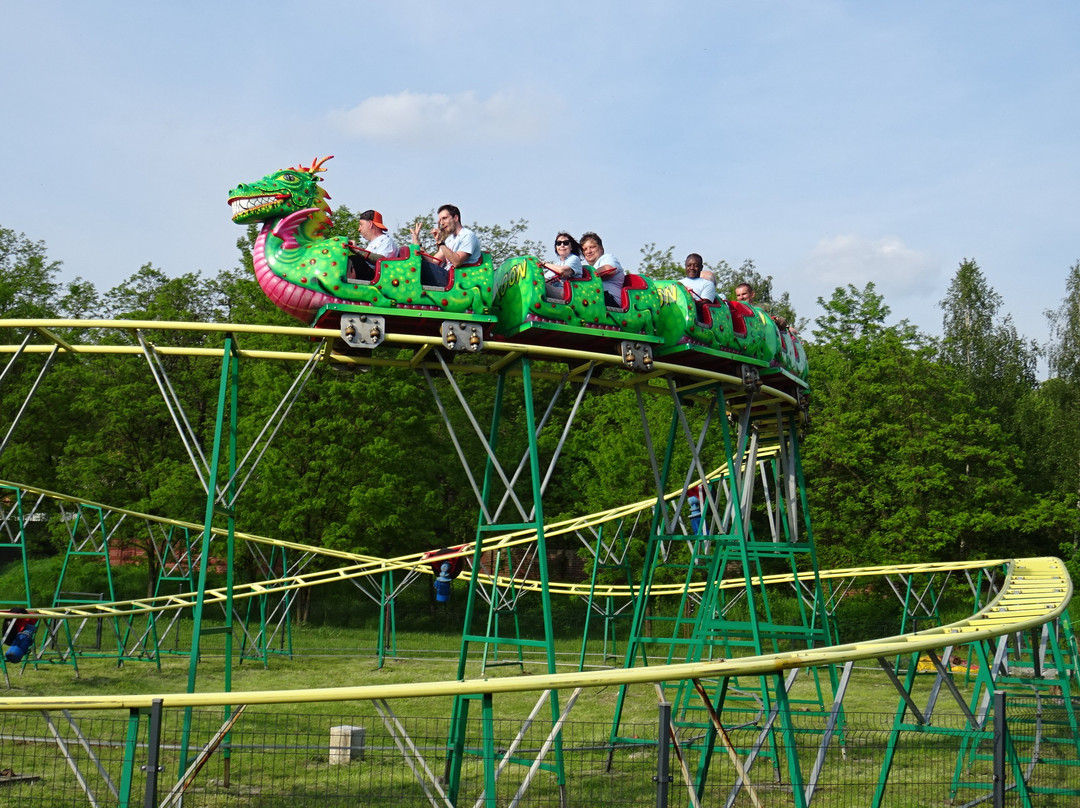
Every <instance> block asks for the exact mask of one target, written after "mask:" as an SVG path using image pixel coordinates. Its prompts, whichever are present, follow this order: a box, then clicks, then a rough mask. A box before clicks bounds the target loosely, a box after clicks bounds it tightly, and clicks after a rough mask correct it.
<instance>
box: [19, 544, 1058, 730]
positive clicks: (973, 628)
mask: <svg viewBox="0 0 1080 808" xmlns="http://www.w3.org/2000/svg"><path fill="white" fill-rule="evenodd" d="M988 563H993V562H979V563H978V564H976V563H975V562H971V563H968V564H932V565H897V566H891V567H877V568H865V569H861V570H859V574H863V575H875V574H876V575H886V574H889V573H896V574H899V573H901V572H904V571H908V572H922V571H947V570H954V571H955V570H963V569H971V568H973V567H974V566H979V565H982V566H985V565H986V564H988ZM1005 563H1006V564H1007V565H1008V575H1007V578H1006V581H1005V584H1004V586H1003V588H1002V590H1001V592H1000V593H999V594H998V595H997V597H995V598H994V599H993V600H992V601H990V602H989V603H988V604H987V605H986V606H985V607H984V608H983V609H981V610H979V611H978V612H977V613H976V614H973V615H972V616H971V617H968V618H966V619H964V620H959V621H957V622H954V623H949V624H948V625H944V626H939V627H936V628H931V629H927V630H924V631H919V632H916V633H912V634H903V635H898V636H894V637H885V638H881V639H876V640H869V641H866V642H856V643H848V644H845V645H836V646H832V647H828V648H815V649H809V650H802V651H790V652H784V653H778V654H767V655H763V656H755V657H741V658H738V659H728V660H722V661H711V662H705V663H696V664H676V665H660V666H649V667H647V668H630V669H613V670H601V671H588V672H575V673H556V674H549V675H539V676H537V675H530V676H508V677H500V678H485V679H476V680H470V679H466V680H464V681H457V680H455V681H444V682H423V683H418V684H396V685H364V686H357V687H334V688H319V689H309V690H303V689H299V690H290V691H287V694H286V693H283V692H282V691H243V692H231V693H173V694H168V695H135V696H50V697H36V696H35V697H14V698H5V699H3V700H0V710H35V709H80V710H88V709H118V708H124V709H130V708H142V707H149V706H151V704H152V702H153V700H154V699H157V698H160V699H162V700H163V701H164V703H165V704H166V705H167V706H171V707H195V706H204V707H205V706H224V705H230V704H237V703H242V704H274V703H280V702H281V701H283V700H288V701H290V702H315V701H344V700H352V699H379V698H381V699H394V698H411V697H416V696H425V697H429V696H453V695H471V694H480V693H515V692H523V691H537V690H546V689H551V690H565V689H574V688H579V687H602V686H605V685H624V684H637V683H649V682H657V681H665V680H666V681H674V680H679V679H700V678H712V677H730V676H751V675H765V674H775V673H777V672H780V671H786V670H791V669H794V668H811V667H820V666H824V665H837V664H843V663H846V662H857V661H860V660H867V659H879V658H882V657H889V656H893V655H896V654H910V653H915V652H920V651H928V650H935V649H939V648H944V647H947V646H951V645H961V644H964V643H971V642H975V641H977V640H986V639H991V638H994V637H1000V636H1003V635H1007V634H1013V633H1016V632H1020V631H1025V630H1028V629H1032V628H1037V627H1039V626H1041V625H1043V624H1044V623H1047V622H1049V621H1051V620H1053V619H1054V618H1056V617H1058V616H1060V615H1061V614H1062V613H1063V612H1064V611H1065V609H1066V607H1067V606H1068V604H1069V599H1070V598H1071V597H1072V581H1071V580H1070V578H1069V575H1068V573H1067V572H1066V571H1065V568H1064V565H1063V564H1062V563H1061V561H1060V560H1059V559H1056V558H1049V557H1043V558H1020V559H1012V560H1010V561H1007V562H1005ZM822 575H823V576H835V577H840V576H844V575H850V571H845V570H833V571H831V572H823V573H822Z"/></svg>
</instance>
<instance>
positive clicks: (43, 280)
mask: <svg viewBox="0 0 1080 808" xmlns="http://www.w3.org/2000/svg"><path fill="white" fill-rule="evenodd" d="M59 271H60V262H59V261H50V260H48V257H47V256H46V253H45V244H44V242H41V241H30V239H28V238H27V237H26V235H25V234H23V233H19V234H17V235H16V233H15V231H13V230H8V229H7V228H3V227H0V317H5V318H12V317H55V316H56V313H57V309H56V295H57V292H58V289H59V287H58V285H57V282H56V275H57V273H58V272H59Z"/></svg>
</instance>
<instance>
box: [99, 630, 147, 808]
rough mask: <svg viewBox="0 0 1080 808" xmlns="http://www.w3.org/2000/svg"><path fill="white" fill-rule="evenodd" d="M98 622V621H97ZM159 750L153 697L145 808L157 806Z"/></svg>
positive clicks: (145, 767)
mask: <svg viewBox="0 0 1080 808" xmlns="http://www.w3.org/2000/svg"><path fill="white" fill-rule="evenodd" d="M99 622H100V621H99ZM160 750H161V699H154V700H153V701H152V702H151V703H150V728H149V729H148V730H147V735H146V766H144V767H143V768H144V770H145V771H146V798H145V799H144V800H143V805H145V806H146V808H157V804H158V801H157V781H158V772H160V771H161V767H160V766H159V765H158V752H160Z"/></svg>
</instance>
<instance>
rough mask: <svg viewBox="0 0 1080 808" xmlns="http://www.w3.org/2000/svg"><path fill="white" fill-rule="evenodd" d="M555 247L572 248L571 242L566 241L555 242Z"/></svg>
mask: <svg viewBox="0 0 1080 808" xmlns="http://www.w3.org/2000/svg"><path fill="white" fill-rule="evenodd" d="M555 246H556V247H569V246H570V242H569V241H566V240H561V241H556V242H555Z"/></svg>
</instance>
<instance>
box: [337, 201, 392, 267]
mask: <svg viewBox="0 0 1080 808" xmlns="http://www.w3.org/2000/svg"><path fill="white" fill-rule="evenodd" d="M356 229H357V231H359V233H360V235H361V236H363V238H364V240H365V241H366V242H367V246H366V247H364V248H362V249H361V248H357V247H356V245H355V244H353V243H352V242H349V247H350V248H352V249H351V251H350V253H349V272H348V279H349V280H352V281H373V280H375V262H376V261H377V260H378V259H379V257H383V258H387V257H389V258H397V252H398V245H397V242H396V241H394V237H393V236H391V235H390V234H389V233H387V229H388V228H387V227H386V225H385V224H383V220H382V214H381V213H379V211H377V210H365V211H364V212H363V213H361V214H360V215H359V216H358V217H357V221H356Z"/></svg>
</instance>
